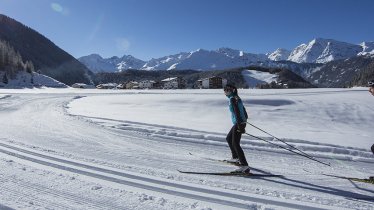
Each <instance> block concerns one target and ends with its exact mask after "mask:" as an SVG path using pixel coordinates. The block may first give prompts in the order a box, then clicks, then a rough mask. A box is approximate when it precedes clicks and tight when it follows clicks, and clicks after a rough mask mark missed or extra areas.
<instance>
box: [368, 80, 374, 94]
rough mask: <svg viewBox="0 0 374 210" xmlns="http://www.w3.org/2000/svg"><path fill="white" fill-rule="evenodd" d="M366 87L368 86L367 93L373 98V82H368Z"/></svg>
mask: <svg viewBox="0 0 374 210" xmlns="http://www.w3.org/2000/svg"><path fill="white" fill-rule="evenodd" d="M368 85H369V92H370V93H371V95H373V96H374V80H371V81H370V82H368Z"/></svg>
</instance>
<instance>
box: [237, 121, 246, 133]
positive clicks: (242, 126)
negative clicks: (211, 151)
mask: <svg viewBox="0 0 374 210" xmlns="http://www.w3.org/2000/svg"><path fill="white" fill-rule="evenodd" d="M245 126H246V124H240V123H238V124H237V125H236V131H238V133H245Z"/></svg>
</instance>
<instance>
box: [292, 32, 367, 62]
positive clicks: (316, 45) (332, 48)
mask: <svg viewBox="0 0 374 210" xmlns="http://www.w3.org/2000/svg"><path fill="white" fill-rule="evenodd" d="M362 50H363V48H362V46H360V45H356V44H350V43H346V42H340V41H336V40H333V39H322V38H316V39H313V40H312V41H310V42H309V43H308V44H301V45H299V46H298V47H296V48H295V49H294V50H293V51H292V52H291V54H290V56H289V57H288V60H289V61H293V62H296V63H327V62H329V61H333V60H338V59H345V58H350V57H354V56H357V55H358V54H359V53H360V52H361V51H362Z"/></svg>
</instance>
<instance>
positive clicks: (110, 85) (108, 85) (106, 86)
mask: <svg viewBox="0 0 374 210" xmlns="http://www.w3.org/2000/svg"><path fill="white" fill-rule="evenodd" d="M117 86H118V84H117V83H106V84H100V85H98V86H96V88H97V89H115V88H117Z"/></svg>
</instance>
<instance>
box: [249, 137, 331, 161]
mask: <svg viewBox="0 0 374 210" xmlns="http://www.w3.org/2000/svg"><path fill="white" fill-rule="evenodd" d="M245 134H247V135H248V136H251V137H254V138H256V139H259V140H262V141H266V142H267V143H269V144H272V145H275V146H277V147H280V148H282V149H285V150H288V151H290V152H292V153H295V154H297V155H300V156H303V157H306V158H309V159H311V160H314V161H316V162H319V163H322V164H324V165H327V166H330V167H331V165H330V163H324V162H322V161H319V160H317V159H314V158H313V157H311V156H309V155H304V154H302V153H298V152H295V151H293V150H292V149H289V148H287V147H284V146H281V145H278V144H274V143H272V142H270V141H268V140H266V139H263V138H260V137H258V136H254V135H251V134H249V133H245Z"/></svg>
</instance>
